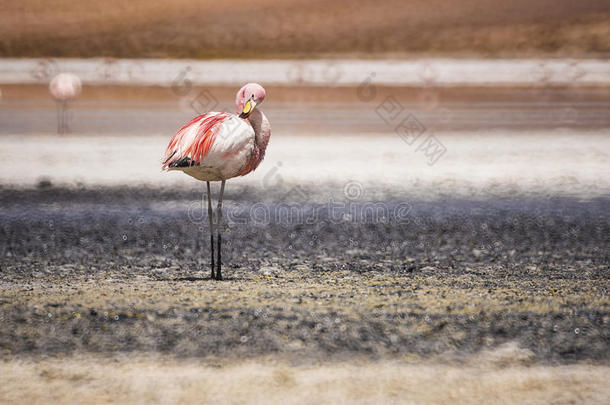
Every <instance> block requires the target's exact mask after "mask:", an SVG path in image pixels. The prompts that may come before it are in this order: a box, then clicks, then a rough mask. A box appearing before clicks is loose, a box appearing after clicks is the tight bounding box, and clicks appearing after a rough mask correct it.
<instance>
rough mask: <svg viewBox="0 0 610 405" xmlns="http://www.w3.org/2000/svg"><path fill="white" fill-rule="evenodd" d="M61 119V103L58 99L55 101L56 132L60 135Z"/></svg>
mask: <svg viewBox="0 0 610 405" xmlns="http://www.w3.org/2000/svg"><path fill="white" fill-rule="evenodd" d="M61 120H62V117H61V103H60V102H59V101H58V102H57V134H58V135H61V127H62V124H61Z"/></svg>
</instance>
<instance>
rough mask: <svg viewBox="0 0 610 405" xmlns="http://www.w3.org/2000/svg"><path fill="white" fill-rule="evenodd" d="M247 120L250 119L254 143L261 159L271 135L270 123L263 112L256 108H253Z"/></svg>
mask: <svg viewBox="0 0 610 405" xmlns="http://www.w3.org/2000/svg"><path fill="white" fill-rule="evenodd" d="M248 121H250V125H252V129H254V135H255V143H256V146H258V148H259V151H260V154H261V159H262V157H263V156H264V155H265V149H267V144H268V143H269V137H270V136H271V124H269V120H268V119H267V117H265V114H263V112H262V111H261V110H259V109H258V108H254V111H252V114H250V116H249V117H248Z"/></svg>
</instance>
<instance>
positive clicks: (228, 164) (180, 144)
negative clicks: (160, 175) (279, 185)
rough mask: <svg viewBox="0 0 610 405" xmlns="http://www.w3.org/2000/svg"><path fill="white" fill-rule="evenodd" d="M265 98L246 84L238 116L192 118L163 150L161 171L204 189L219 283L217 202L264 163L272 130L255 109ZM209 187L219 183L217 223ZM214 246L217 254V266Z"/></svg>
mask: <svg viewBox="0 0 610 405" xmlns="http://www.w3.org/2000/svg"><path fill="white" fill-rule="evenodd" d="M264 98H265V89H263V87H262V86H261V85H260V84H257V83H248V84H246V85H245V86H243V87H242V88H241V89H239V91H238V92H237V96H236V98H235V105H236V106H237V111H238V113H239V116H237V115H233V114H228V113H224V112H209V113H206V114H203V115H200V116H198V117H195V118H193V119H192V120H191V121H190V122H188V123H187V124H186V125H184V126H183V127H182V128H180V129H179V130H178V132H176V133H175V134H174V136H173V137H172V139H171V140H170V141H169V145H167V148H166V149H165V156H164V158H163V166H162V168H163V170H181V171H183V172H184V173H186V174H188V175H189V176H192V177H194V178H196V179H198V180H202V181H205V182H206V183H207V196H208V218H209V221H210V251H211V256H210V264H211V270H212V271H211V278H212V279H216V280H222V273H221V244H222V235H221V230H222V196H223V193H224V189H225V182H226V180H227V179H230V178H232V177H237V176H243V175H246V174H248V173H250V172H251V171H253V170H255V169H256V168H257V167H258V165H259V164H260V163H261V162H262V161H263V159H264V157H265V150H266V149H267V144H268V143H269V137H270V136H271V126H270V124H269V120H267V117H265V114H263V112H262V111H261V110H259V109H258V108H256V106H257V105H260V104H261V103H262V102H263V100H264ZM211 181H220V182H221V185H220V196H219V198H218V207H217V221H216V223H215V222H214V220H213V216H212V199H211V191H210V182H211ZM215 227H216V229H217V235H216V241H217V244H216V245H215V242H214V240H215V239H214V228H215ZM214 246H216V248H217V249H216V258H217V260H216V261H215V259H214V257H215V256H214ZM215 263H216V265H217V266H216V269H214V264H215Z"/></svg>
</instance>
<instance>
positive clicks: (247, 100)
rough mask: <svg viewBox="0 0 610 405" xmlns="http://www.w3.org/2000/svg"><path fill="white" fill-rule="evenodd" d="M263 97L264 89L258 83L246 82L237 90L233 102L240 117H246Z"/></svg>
mask: <svg viewBox="0 0 610 405" xmlns="http://www.w3.org/2000/svg"><path fill="white" fill-rule="evenodd" d="M264 99H265V89H263V86H261V85H260V84H258V83H248V84H246V85H245V86H244V87H242V88H241V89H239V91H238V92H237V97H235V104H236V105H237V113H238V114H239V117H240V118H248V117H249V116H250V114H252V111H254V107H256V106H257V105H258V104H260V103H262V102H263V100H264Z"/></svg>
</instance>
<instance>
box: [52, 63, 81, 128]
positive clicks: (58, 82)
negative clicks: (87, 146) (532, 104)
mask: <svg viewBox="0 0 610 405" xmlns="http://www.w3.org/2000/svg"><path fill="white" fill-rule="evenodd" d="M81 89H82V83H81V81H80V79H79V77H78V76H76V75H75V74H73V73H60V74H58V75H57V76H55V77H54V78H53V80H51V83H50V84H49V91H50V92H51V96H53V98H54V99H55V101H56V102H57V133H58V134H63V133H66V132H67V131H68V120H67V117H66V115H67V114H66V113H67V110H68V102H69V101H70V100H73V99H75V98H76V97H78V96H79V95H80V93H81Z"/></svg>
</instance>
